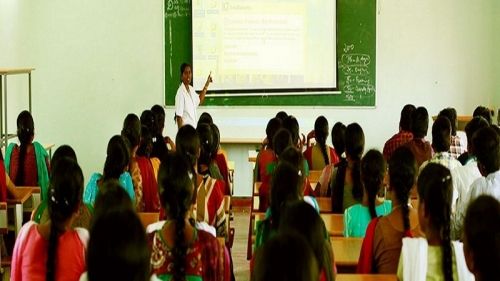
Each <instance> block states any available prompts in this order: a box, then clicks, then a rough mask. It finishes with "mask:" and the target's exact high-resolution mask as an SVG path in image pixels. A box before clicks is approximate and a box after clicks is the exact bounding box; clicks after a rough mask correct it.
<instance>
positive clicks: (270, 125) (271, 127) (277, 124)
mask: <svg viewBox="0 0 500 281" xmlns="http://www.w3.org/2000/svg"><path fill="white" fill-rule="evenodd" d="M281 123H282V121H281V119H279V118H276V117H275V118H272V119H271V120H269V122H267V126H266V137H267V147H268V148H270V149H274V143H273V138H274V135H276V132H277V131H278V130H279V129H281Z"/></svg>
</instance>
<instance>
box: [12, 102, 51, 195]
mask: <svg viewBox="0 0 500 281" xmlns="http://www.w3.org/2000/svg"><path fill="white" fill-rule="evenodd" d="M34 136H35V124H34V122H33V117H32V116H31V113H29V111H26V110H24V111H22V112H21V113H19V115H18V116H17V137H18V139H19V143H20V145H17V144H15V143H10V144H9V146H8V147H7V149H6V150H5V170H6V171H7V173H8V174H9V176H10V178H11V179H12V180H13V182H14V184H15V185H16V186H40V188H41V193H40V196H41V199H42V200H44V199H45V198H46V197H47V189H48V185H49V155H48V153H47V151H45V148H43V146H42V145H41V144H40V143H38V142H36V141H33V138H34Z"/></svg>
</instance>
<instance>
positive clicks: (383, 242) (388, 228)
mask: <svg viewBox="0 0 500 281" xmlns="http://www.w3.org/2000/svg"><path fill="white" fill-rule="evenodd" d="M416 177H417V164H416V162H415V157H414V156H413V154H412V153H411V151H410V150H409V149H408V148H406V147H402V146H400V147H398V148H397V149H396V150H395V151H393V153H392V155H391V158H390V159H389V186H388V189H387V190H388V194H389V196H388V197H389V198H390V199H391V201H392V211H391V213H390V214H388V215H386V216H383V217H380V218H375V219H373V220H372V221H371V222H370V224H369V225H368V227H367V230H366V236H365V238H364V240H363V246H362V250H361V254H360V258H359V262H358V273H384V274H395V273H396V271H397V268H398V261H399V255H400V253H401V246H402V242H401V241H402V238H403V237H417V236H422V233H421V232H420V228H419V225H418V214H417V210H416V209H414V208H412V206H411V205H410V200H409V198H410V190H411V189H412V187H413V186H414V184H415V180H416Z"/></svg>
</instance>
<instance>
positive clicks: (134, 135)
mask: <svg viewBox="0 0 500 281" xmlns="http://www.w3.org/2000/svg"><path fill="white" fill-rule="evenodd" d="M121 135H122V136H123V137H124V138H126V139H127V140H128V142H129V143H130V148H131V149H132V148H134V147H136V146H138V145H139V143H140V141H141V121H140V120H139V117H137V115H135V114H133V113H130V114H128V115H127V117H125V120H123V128H122V131H121Z"/></svg>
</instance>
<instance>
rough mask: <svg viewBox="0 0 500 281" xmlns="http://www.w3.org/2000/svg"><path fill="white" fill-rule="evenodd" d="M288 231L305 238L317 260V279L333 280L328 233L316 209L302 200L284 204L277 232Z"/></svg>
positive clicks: (333, 264)
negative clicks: (318, 276)
mask: <svg viewBox="0 0 500 281" xmlns="http://www.w3.org/2000/svg"><path fill="white" fill-rule="evenodd" d="M290 232H295V233H297V234H299V235H301V236H302V237H303V238H305V240H306V241H307V243H308V244H309V246H310V247H311V249H312V250H313V253H314V255H315V257H316V260H317V261H318V270H319V272H320V278H319V280H321V281H333V280H334V279H335V270H334V267H335V262H334V258H333V250H332V245H331V244H330V235H329V234H328V232H327V231H326V228H325V223H324V222H323V220H322V219H321V216H320V215H319V214H318V211H317V210H315V209H314V208H313V207H312V206H311V205H310V204H308V203H306V202H304V201H296V202H292V203H290V204H288V205H285V206H284V213H283V216H282V217H281V222H280V227H279V233H290Z"/></svg>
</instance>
